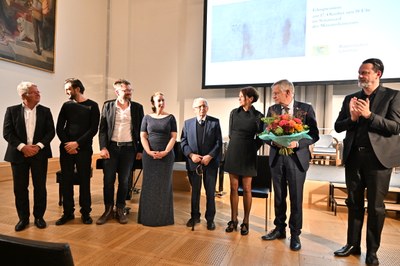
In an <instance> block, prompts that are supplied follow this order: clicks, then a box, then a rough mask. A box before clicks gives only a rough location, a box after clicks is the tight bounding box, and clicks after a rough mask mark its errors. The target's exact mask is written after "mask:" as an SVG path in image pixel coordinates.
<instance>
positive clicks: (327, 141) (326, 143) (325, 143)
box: [314, 135, 333, 148]
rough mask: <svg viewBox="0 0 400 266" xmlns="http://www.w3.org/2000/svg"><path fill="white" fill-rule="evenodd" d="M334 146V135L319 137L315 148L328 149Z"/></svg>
mask: <svg viewBox="0 0 400 266" xmlns="http://www.w3.org/2000/svg"><path fill="white" fill-rule="evenodd" d="M332 146H333V136H332V135H319V140H318V141H317V142H315V143H314V147H322V148H328V147H332Z"/></svg>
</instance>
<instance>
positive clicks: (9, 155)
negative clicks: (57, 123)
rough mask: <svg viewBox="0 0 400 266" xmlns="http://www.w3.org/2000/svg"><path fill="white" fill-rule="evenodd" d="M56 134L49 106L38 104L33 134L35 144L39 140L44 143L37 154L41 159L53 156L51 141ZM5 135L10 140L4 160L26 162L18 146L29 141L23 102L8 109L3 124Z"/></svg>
mask: <svg viewBox="0 0 400 266" xmlns="http://www.w3.org/2000/svg"><path fill="white" fill-rule="evenodd" d="M54 136H55V129H54V121H53V116H52V114H51V111H50V109H49V108H47V107H45V106H42V105H37V107H36V127H35V133H34V136H33V144H36V143H38V142H40V143H42V144H43V145H44V147H43V149H42V150H40V151H39V153H38V154H37V155H36V156H38V158H40V159H46V160H47V158H51V157H52V153H51V147H50V142H51V140H52V139H53V138H54ZM3 137H4V139H5V140H6V141H7V142H8V145H7V150H6V153H5V156H4V160H5V161H8V162H11V163H20V162H24V160H25V157H24V154H23V153H22V152H20V151H19V150H18V149H17V147H18V145H19V144H21V143H25V144H26V141H27V134H26V127H25V117H24V107H23V105H22V104H18V105H14V106H10V107H8V108H7V110H6V114H5V117H4V126H3Z"/></svg>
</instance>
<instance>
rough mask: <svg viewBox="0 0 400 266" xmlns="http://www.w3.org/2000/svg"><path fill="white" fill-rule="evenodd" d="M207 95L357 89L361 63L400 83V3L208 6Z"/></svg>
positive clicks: (361, 0) (208, 0)
mask: <svg viewBox="0 0 400 266" xmlns="http://www.w3.org/2000/svg"><path fill="white" fill-rule="evenodd" d="M204 1H205V9H204V12H205V13H204V39H203V42H204V44H203V48H204V50H203V88H215V87H221V88H223V87H235V86H236V87H238V86H244V85H254V86H269V85H271V84H272V83H274V82H275V81H277V80H279V79H282V78H285V79H289V80H291V81H293V82H294V83H296V84H300V83H301V84H332V83H335V82H337V83H353V82H354V83H355V81H356V80H357V77H358V74H357V70H358V67H359V66H360V63H361V62H362V61H364V60H365V59H367V58H371V57H376V58H379V59H381V60H382V61H383V63H384V64H385V72H384V75H383V76H382V82H389V81H390V82H398V81H400V72H399V71H398V64H399V62H400V53H399V52H398V49H399V47H400V34H398V33H397V32H398V25H400V15H399V14H400V1H398V0H382V1H376V0H351V1H346V0H330V1H322V0H279V1H277V0H204Z"/></svg>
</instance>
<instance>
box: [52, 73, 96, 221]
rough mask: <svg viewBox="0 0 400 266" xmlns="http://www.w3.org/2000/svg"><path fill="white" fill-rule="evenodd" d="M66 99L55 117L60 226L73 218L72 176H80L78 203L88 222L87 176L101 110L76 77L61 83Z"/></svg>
mask: <svg viewBox="0 0 400 266" xmlns="http://www.w3.org/2000/svg"><path fill="white" fill-rule="evenodd" d="M64 89H65V93H66V94H67V95H68V97H69V101H67V102H65V103H64V104H63V106H62V107H61V110H60V113H59V115H58V120H57V126H56V131H57V136H58V138H59V139H60V141H61V144H60V165H61V173H62V176H63V178H62V179H61V184H60V185H61V191H62V192H61V193H62V196H63V208H64V213H63V215H62V216H61V218H60V219H58V220H57V221H56V225H63V224H65V223H66V222H68V221H69V220H72V219H74V218H75V216H74V211H75V208H74V206H75V204H74V175H77V176H78V178H79V205H80V207H81V209H80V212H81V214H82V217H81V218H82V222H83V223H84V224H91V223H92V222H93V220H92V218H91V217H90V212H91V211H92V208H91V205H92V200H91V195H90V177H91V171H92V155H93V149H92V143H93V137H94V136H95V135H96V133H97V129H98V125H99V117H100V110H99V106H98V104H97V103H96V102H94V101H92V100H90V99H87V98H86V97H84V96H83V93H84V91H85V87H84V86H83V84H82V82H81V81H80V80H79V79H74V78H71V79H67V80H66V81H65V83H64Z"/></svg>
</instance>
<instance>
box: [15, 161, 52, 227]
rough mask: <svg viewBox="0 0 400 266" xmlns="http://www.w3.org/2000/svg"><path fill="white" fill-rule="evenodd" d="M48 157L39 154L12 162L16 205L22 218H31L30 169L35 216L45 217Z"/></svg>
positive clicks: (19, 216)
mask: <svg viewBox="0 0 400 266" xmlns="http://www.w3.org/2000/svg"><path fill="white" fill-rule="evenodd" d="M47 165H48V160H47V158H40V157H38V156H34V157H30V158H26V159H24V162H22V163H11V169H12V174H13V181H14V195H15V206H16V208H17V213H18V218H19V219H20V220H29V215H30V212H29V189H28V187H29V170H30V171H31V174H32V183H33V216H34V217H35V218H43V216H44V213H45V211H46V206H47V190H46V178H47Z"/></svg>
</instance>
